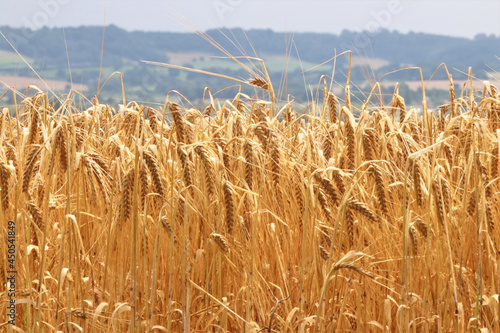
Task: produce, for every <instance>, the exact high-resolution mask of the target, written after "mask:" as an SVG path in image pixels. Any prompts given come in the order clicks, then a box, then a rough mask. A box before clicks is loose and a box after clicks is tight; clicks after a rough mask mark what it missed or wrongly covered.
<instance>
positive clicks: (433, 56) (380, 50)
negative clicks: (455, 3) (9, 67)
mask: <svg viewBox="0 0 500 333" xmlns="http://www.w3.org/2000/svg"><path fill="white" fill-rule="evenodd" d="M0 30H1V31H2V32H3V33H4V34H5V36H7V38H8V39H9V40H10V41H11V42H12V43H13V44H14V46H16V48H17V49H18V51H19V52H20V53H21V54H23V55H26V56H28V57H31V58H33V59H35V60H37V61H39V62H42V61H43V62H45V63H46V64H60V63H61V62H65V61H66V51H65V45H64V39H63V32H62V29H61V28H43V29H40V30H37V31H31V30H29V29H13V28H9V27H0ZM206 33H207V34H208V35H210V36H211V37H212V38H214V40H215V41H217V42H219V43H220V44H221V45H222V46H223V47H224V48H225V49H227V50H228V51H229V52H231V54H233V55H241V52H240V50H238V47H237V46H240V47H242V48H244V49H245V51H246V52H247V53H248V54H250V55H254V54H252V52H251V51H252V47H251V46H250V44H249V42H248V41H250V42H251V44H252V46H253V48H254V49H255V50H256V51H257V54H258V55H259V56H262V55H282V54H284V53H285V50H286V44H287V40H290V37H291V36H293V41H294V44H295V45H296V47H297V51H298V53H299V55H300V57H301V59H302V60H305V61H309V62H316V63H320V62H322V61H325V60H327V59H329V58H331V57H332V56H333V55H334V54H335V50H336V51H337V53H340V52H342V51H345V50H347V49H352V50H353V51H354V52H359V53H360V54H361V55H366V56H368V57H375V58H381V59H385V60H388V61H390V62H391V63H407V64H414V65H422V64H428V63H432V64H434V65H438V64H440V63H442V62H444V63H446V64H448V65H450V66H455V65H466V66H483V65H484V64H489V65H494V64H495V63H498V58H496V57H498V56H500V37H495V36H486V35H478V36H476V38H474V39H467V38H457V37H447V36H439V35H431V34H424V33H413V32H410V33H408V34H401V33H399V32H390V31H388V30H381V31H379V32H377V33H375V34H373V33H371V34H370V33H367V32H364V33H357V32H352V31H348V30H344V31H343V32H342V33H341V34H340V35H335V34H325V33H298V32H297V33H293V34H291V33H288V34H285V33H282V32H273V31H272V30H248V31H245V32H243V31H242V30H240V29H234V30H229V29H226V28H223V29H221V30H209V31H207V32H206ZM65 34H66V41H67V45H68V49H69V50H70V54H71V60H72V62H73V64H74V65H76V66H77V65H89V64H95V63H96V61H97V62H98V61H99V60H100V53H101V39H102V27H78V28H66V29H65ZM225 36H228V37H230V38H231V39H232V41H238V43H239V44H233V43H232V41H230V40H228V39H227V38H226V37H225ZM0 49H1V50H6V51H12V48H11V47H10V46H9V45H8V44H7V43H6V42H5V40H3V39H1V40H0ZM104 51H105V55H106V57H105V60H106V61H108V62H112V63H113V62H116V61H123V60H124V59H132V60H144V59H148V60H155V61H167V60H168V58H167V56H166V53H167V52H209V53H212V54H216V52H215V50H214V47H213V46H212V45H210V44H209V43H208V42H206V41H204V40H203V39H202V38H201V37H199V36H198V35H196V34H195V33H174V32H141V31H133V32H127V31H126V30H123V29H121V28H118V27H117V26H114V25H110V26H108V27H106V36H105V47H104ZM291 55H292V56H295V55H296V51H295V50H292V52H291Z"/></svg>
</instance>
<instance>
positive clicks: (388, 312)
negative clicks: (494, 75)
mask: <svg viewBox="0 0 500 333" xmlns="http://www.w3.org/2000/svg"><path fill="white" fill-rule="evenodd" d="M248 83H249V84H252V85H254V86H255V88H256V91H257V92H258V93H256V94H255V95H254V96H248V95H245V94H243V93H240V94H237V95H236V96H235V97H234V99H232V100H220V99H217V98H214V97H212V96H211V95H210V96H209V98H206V99H205V101H204V106H203V107H201V108H200V110H198V109H196V108H195V107H194V106H193V105H191V104H190V103H189V101H186V100H182V99H177V100H175V101H174V99H173V98H172V97H171V96H170V95H168V96H167V98H166V101H165V104H164V106H162V107H158V108H157V109H153V108H151V107H145V106H143V105H139V104H138V103H135V102H129V103H127V104H126V105H122V106H121V107H120V108H118V109H117V110H115V109H114V108H112V107H110V106H109V105H102V104H99V102H98V100H97V98H95V99H94V101H93V102H90V103H89V104H88V105H87V106H86V107H83V108H82V107H78V106H77V105H76V103H75V101H74V100H75V98H76V94H75V93H69V94H67V95H65V96H62V97H61V98H60V102H59V103H57V104H56V103H54V102H53V101H51V99H50V98H49V96H48V95H47V94H46V93H45V92H43V91H41V90H36V88H32V91H31V94H30V95H29V97H26V98H24V99H23V100H22V101H18V103H17V104H16V105H15V107H14V108H13V109H7V108H4V109H3V112H2V114H1V122H0V161H1V164H0V165H1V168H0V186H1V192H0V196H1V205H0V216H1V221H2V236H3V237H2V242H1V245H0V251H1V253H2V263H3V264H2V267H1V270H0V279H1V281H2V290H1V294H0V300H1V301H0V307H1V313H0V321H1V322H2V324H1V326H2V327H1V330H2V331H4V330H5V331H10V332H55V331H64V332H79V331H80V332H125V331H130V332H181V331H184V332H479V331H481V332H488V331H490V332H495V331H496V332H498V331H499V330H500V324H499V313H500V311H499V310H500V308H499V298H498V294H499V283H500V282H499V270H500V266H499V256H500V254H499V252H498V251H499V250H500V246H499V244H500V233H499V229H500V223H499V221H500V210H499V208H498V200H499V199H498V193H499V182H498V179H499V178H498V171H499V163H498V159H499V136H500V130H499V129H500V91H499V90H498V89H496V88H495V87H494V85H492V84H490V83H489V82H485V83H484V86H483V87H471V86H469V87H468V88H467V89H464V90H463V91H461V92H458V91H457V92H455V90H454V86H453V83H452V81H451V79H450V83H451V84H450V100H449V102H448V103H447V104H445V105H442V106H441V107H440V108H439V109H438V110H430V109H428V108H427V106H426V103H425V95H424V96H423V101H424V102H423V105H422V109H421V110H417V109H416V108H414V107H410V106H407V105H406V104H405V101H404V99H403V97H401V96H400V95H399V94H398V92H397V90H396V92H395V93H394V95H393V96H392V101H391V102H390V103H389V104H387V105H384V104H383V103H382V102H380V99H378V98H377V93H376V87H375V88H374V90H372V94H370V95H369V96H368V97H367V99H366V101H363V103H353V102H352V101H351V92H350V86H349V84H347V85H346V86H345V96H335V95H334V94H333V93H332V92H330V90H329V89H327V87H326V84H325V85H324V86H323V85H320V86H319V88H318V94H317V98H316V99H315V100H314V101H312V102H311V103H309V104H308V105H307V107H306V111H305V112H303V113H302V112H297V105H296V104H295V103H294V102H289V103H286V102H283V103H278V102H277V101H276V100H275V97H274V92H273V90H272V86H271V84H270V82H268V81H267V80H266V79H263V78H254V79H252V80H250V81H249V82H248ZM208 95H209V94H208ZM208 95H207V96H208ZM266 97H267V98H266ZM10 220H12V221H14V222H15V225H16V237H15V242H16V246H17V253H16V269H17V280H16V288H17V289H16V300H17V305H16V325H15V326H12V325H8V324H7V319H6V313H7V312H6V311H5V309H6V307H7V305H8V302H9V299H8V297H7V293H6V288H7V284H6V283H5V282H4V281H6V278H7V276H8V271H9V269H8V268H7V260H6V254H7V244H8V243H7V233H6V230H7V223H8V221H10Z"/></svg>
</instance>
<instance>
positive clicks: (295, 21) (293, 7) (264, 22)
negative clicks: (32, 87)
mask: <svg viewBox="0 0 500 333" xmlns="http://www.w3.org/2000/svg"><path fill="white" fill-rule="evenodd" d="M499 18H500V0H475V1H466V0H447V1H445V0H433V1H428V0H388V1H381V0H300V1H299V0H266V1H264V0H142V1H139V0H15V1H14V0H0V26H2V25H9V26H12V27H27V28H31V29H37V28H41V27H43V26H48V27H69V26H72V27H74V26H81V25H97V26H102V25H103V24H104V23H105V24H106V25H109V24H115V25H117V26H119V27H122V28H124V29H126V30H144V31H181V32H190V31H193V30H194V29H199V30H207V29H212V28H218V27H229V28H243V29H247V30H248V29H252V28H259V29H272V30H275V31H286V32H326V33H334V34H339V33H340V32H341V31H342V30H344V29H348V30H351V31H362V30H368V31H376V30H378V29H381V28H383V29H388V30H391V31H392V30H397V31H400V32H402V33H407V32H410V31H414V32H425V33H432V34H442V35H448V36H456V37H466V38H473V37H474V36H475V35H477V34H480V33H484V34H487V35H491V34H494V35H496V36H500V19H499ZM499 48H500V46H499Z"/></svg>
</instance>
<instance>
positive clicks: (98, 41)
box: [0, 25, 500, 107]
mask: <svg viewBox="0 0 500 333" xmlns="http://www.w3.org/2000/svg"><path fill="white" fill-rule="evenodd" d="M0 31H2V33H3V34H4V35H5V36H6V37H7V38H8V39H9V41H10V42H11V43H12V44H13V45H14V47H15V48H16V49H17V50H18V52H20V53H21V54H22V55H23V56H24V57H25V58H26V59H27V61H28V62H29V63H30V64H31V65H32V66H33V68H34V69H35V70H36V71H37V72H38V73H39V74H40V75H41V76H42V77H43V78H45V79H57V80H62V81H67V82H70V72H69V69H68V66H67V63H68V56H69V62H70V65H71V79H72V81H73V82H74V83H80V84H84V85H86V86H87V87H88V88H89V90H88V91H86V92H84V93H85V94H87V95H88V96H92V95H94V94H95V92H96V88H97V86H98V78H99V67H100V63H101V46H102V33H103V29H102V27H78V28H67V29H65V36H66V44H67V51H68V52H66V46H65V40H64V35H63V32H62V29H59V28H52V29H49V28H43V29H40V30H37V31H31V30H26V29H13V28H9V27H0ZM207 34H208V35H210V36H211V37H212V38H213V39H214V40H215V41H217V42H218V43H219V44H220V45H221V47H222V48H224V49H225V50H227V51H228V52H229V53H231V54H233V55H235V56H239V55H247V56H258V57H260V58H262V59H264V60H265V61H266V66H267V70H268V72H269V75H270V77H271V79H272V80H273V82H281V81H282V80H286V87H287V90H286V91H283V95H282V96H281V97H282V98H284V99H286V96H287V95H288V94H290V95H291V96H292V97H293V98H296V99H301V100H307V99H309V100H310V99H311V98H312V97H311V88H310V87H311V86H316V85H317V83H318V82H319V79H320V77H321V75H323V74H325V73H327V75H328V73H329V75H330V76H331V74H332V72H333V64H332V63H331V62H330V63H328V64H327V65H324V66H321V67H319V68H316V69H315V70H312V71H309V72H307V73H305V74H304V73H303V71H304V70H307V69H310V68H313V67H314V66H316V65H318V64H320V63H322V62H324V61H326V60H328V59H330V58H332V57H333V56H334V55H335V54H339V53H341V52H343V51H345V50H347V49H351V50H354V52H355V53H356V52H358V53H359V55H360V56H358V57H357V60H356V61H354V62H353V64H352V68H351V80H352V82H353V83H354V84H353V93H354V94H355V97H357V98H358V99H359V102H360V103H361V102H362V101H363V99H365V98H366V96H367V94H368V92H369V91H367V89H368V90H369V88H368V86H367V85H366V82H367V80H368V81H369V82H376V81H380V82H384V81H385V82H388V81H390V82H393V84H392V85H391V84H390V86H392V87H394V86H395V84H396V82H400V83H402V84H401V85H400V92H401V95H402V96H403V97H404V98H405V99H406V100H407V102H409V103H413V104H415V103H419V102H421V91H418V90H416V89H408V87H405V86H404V82H407V81H419V80H420V73H419V71H418V70H414V69H413V70H410V69H407V70H402V71H397V70H399V69H401V68H406V67H410V66H418V67H420V68H422V72H423V76H424V79H425V80H427V79H429V78H430V77H431V76H433V74H434V72H435V71H436V68H438V66H439V65H440V64H441V63H443V62H444V63H446V64H448V67H449V68H452V69H453V72H452V73H453V77H454V79H455V80H465V79H466V77H467V76H466V74H467V72H468V68H469V66H472V68H473V72H474V73H475V75H476V76H477V78H478V79H483V80H484V79H491V77H492V75H495V72H498V71H500V62H499V61H498V58H496V57H497V56H498V55H499V54H498V47H497V46H498V45H499V43H500V37H495V36H486V35H478V36H476V38H474V39H466V38H456V37H446V36H438V35H429V34H421V33H409V34H401V33H398V32H390V31H388V30H381V31H379V32H378V33H376V34H371V35H370V39H369V40H367V39H366V38H364V37H365V36H367V34H360V33H356V32H351V31H347V30H346V31H343V32H342V33H341V34H339V35H334V34H319V33H294V34H290V33H288V34H285V33H280V32H273V31H272V30H250V31H246V32H243V31H242V30H239V29H234V30H231V31H229V30H228V29H221V30H209V31H207ZM226 36H231V38H232V40H229V39H228V38H227V37H226ZM235 41H237V42H235ZM248 41H250V42H251V43H252V45H250V44H249V42H248ZM254 50H255V52H254ZM103 51H104V52H103V59H102V66H103V70H102V76H101V77H102V79H101V85H102V83H103V82H104V81H105V80H106V79H107V78H108V77H109V76H110V75H111V74H112V73H114V72H116V71H118V72H120V73H122V74H123V80H124V82H125V87H126V93H127V94H128V95H129V97H130V98H132V99H138V100H142V101H150V102H157V103H162V102H163V98H164V96H165V93H166V92H168V91H171V90H177V91H179V92H180V93H182V94H184V95H185V96H186V97H187V98H189V99H191V100H197V99H198V100H199V98H200V96H202V93H203V89H204V88H205V87H208V86H210V88H211V91H212V92H216V91H218V90H220V89H224V88H226V87H227V86H228V84H231V83H230V82H228V80H226V79H221V78H217V77H210V76H207V75H202V74H196V73H193V72H184V71H181V70H178V69H175V70H174V69H164V68H157V67H155V66H152V65H146V64H144V63H142V62H141V60H148V61H156V62H163V63H174V64H177V65H182V66H185V67H191V68H196V69H204V70H208V71H211V72H215V73H220V74H224V75H227V76H230V77H235V78H239V79H242V80H247V79H249V77H247V75H248V74H247V73H246V72H245V71H242V69H241V67H239V66H238V65H237V64H235V63H234V62H233V61H231V60H229V59H224V58H222V57H224V56H225V55H224V54H223V53H221V52H219V51H218V50H217V49H216V48H214V47H213V45H210V43H207V42H206V41H204V40H203V39H202V38H201V37H200V36H198V35H197V34H195V33H172V32H140V31H133V32H127V31H125V30H123V29H120V28H118V27H116V26H113V25H111V26H108V27H106V30H105V43H104V50H103ZM299 56H300V59H299ZM367 59H370V60H367ZM347 66H348V61H347V58H346V57H344V56H342V57H339V58H338V60H337V62H336V65H335V76H334V81H335V82H339V84H338V87H339V88H341V86H342V82H345V80H346V76H345V73H346V68H347ZM394 71H397V72H394ZM393 72H394V73H393ZM284 73H286V75H284ZM388 73H391V74H388ZM33 74H34V73H33V72H32V70H31V69H29V68H28V67H27V66H26V65H24V64H23V62H22V61H20V59H19V57H18V56H17V55H16V54H15V53H13V50H12V47H11V46H10V45H9V44H8V43H7V42H6V41H5V40H3V39H2V40H0V75H17V76H28V77H32V76H33ZM327 79H328V80H330V79H331V77H327ZM433 79H435V80H447V79H448V78H447V75H446V73H445V71H444V70H438V71H437V72H436V73H435V74H434V76H433ZM357 85H359V86H364V88H363V89H360V91H358V92H357V91H356V90H357V89H356V86H357ZM43 88H46V87H43ZM121 89H122V87H121V82H120V80H119V77H118V76H116V77H115V78H112V79H111V80H110V81H109V82H108V83H107V84H106V87H105V88H104V89H103V91H102V93H100V98H101V100H102V101H104V102H106V103H111V104H116V103H117V102H118V101H119V100H118V99H115V97H114V96H116V94H115V93H116V92H121ZM243 89H248V88H247V87H244V88H243ZM457 89H458V90H460V87H458V86H457ZM429 90H432V89H429ZM445 90H447V88H445V89H444V90H439V89H438V91H436V92H435V93H431V92H430V91H429V94H428V96H429V97H430V98H431V99H430V101H429V102H430V104H429V106H431V107H436V106H438V105H440V104H442V103H444V102H445V101H446V98H447V97H446V96H447V95H446V91H445ZM246 92H248V93H251V92H252V90H249V91H246ZM392 93H393V89H392V88H391V87H387V86H386V87H385V88H384V94H387V95H391V94H392ZM233 94H234V91H232V90H224V91H223V92H221V93H219V94H218V97H220V98H230V97H231V96H233Z"/></svg>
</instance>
